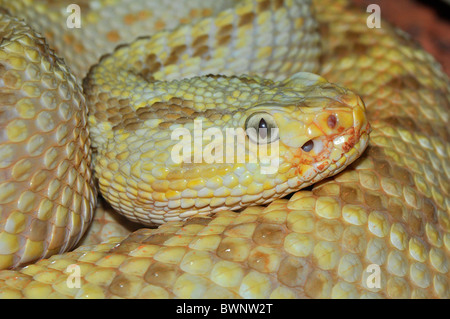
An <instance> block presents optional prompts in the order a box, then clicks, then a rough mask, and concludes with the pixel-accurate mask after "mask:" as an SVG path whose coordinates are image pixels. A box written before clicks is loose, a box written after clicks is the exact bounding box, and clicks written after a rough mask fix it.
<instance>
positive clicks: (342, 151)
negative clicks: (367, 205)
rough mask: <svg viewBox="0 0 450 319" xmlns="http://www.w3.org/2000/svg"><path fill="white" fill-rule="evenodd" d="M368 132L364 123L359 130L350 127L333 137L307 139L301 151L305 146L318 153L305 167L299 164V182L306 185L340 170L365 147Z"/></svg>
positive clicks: (368, 127)
mask: <svg viewBox="0 0 450 319" xmlns="http://www.w3.org/2000/svg"><path fill="white" fill-rule="evenodd" d="M369 133H370V126H369V124H366V126H365V127H363V128H362V129H361V130H359V129H356V130H355V128H354V127H352V128H349V129H348V130H347V131H346V132H343V133H341V134H339V135H337V136H334V137H330V136H328V137H325V136H322V137H318V138H314V139H311V140H309V141H307V142H306V143H305V144H303V146H302V147H301V149H302V151H305V148H306V149H307V150H308V149H310V151H315V152H316V154H318V155H317V156H315V157H314V160H315V161H314V162H312V163H311V164H309V165H307V167H308V168H307V169H301V167H300V166H299V169H298V177H299V183H300V184H302V185H304V187H306V186H308V185H311V184H313V183H315V182H317V181H318V180H321V179H323V178H325V177H330V176H333V175H336V174H337V173H339V172H341V171H342V170H343V169H344V168H346V167H347V166H348V165H350V164H351V163H352V162H354V161H355V160H356V159H357V158H358V157H359V156H361V154H362V153H363V152H364V150H365V149H366V148H367V145H368V142H369Z"/></svg>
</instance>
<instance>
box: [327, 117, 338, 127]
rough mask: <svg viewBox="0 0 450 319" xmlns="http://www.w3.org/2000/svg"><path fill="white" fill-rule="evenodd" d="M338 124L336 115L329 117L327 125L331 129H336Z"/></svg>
mask: <svg viewBox="0 0 450 319" xmlns="http://www.w3.org/2000/svg"><path fill="white" fill-rule="evenodd" d="M336 123H337V118H336V115H334V114H331V115H330V116H328V119H327V124H328V127H329V128H331V129H333V128H335V127H336Z"/></svg>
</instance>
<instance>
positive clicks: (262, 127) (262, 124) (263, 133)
mask: <svg viewBox="0 0 450 319" xmlns="http://www.w3.org/2000/svg"><path fill="white" fill-rule="evenodd" d="M258 133H259V136H260V137H261V138H266V137H267V123H266V121H265V120H264V119H263V118H262V119H261V120H260V121H259V125H258Z"/></svg>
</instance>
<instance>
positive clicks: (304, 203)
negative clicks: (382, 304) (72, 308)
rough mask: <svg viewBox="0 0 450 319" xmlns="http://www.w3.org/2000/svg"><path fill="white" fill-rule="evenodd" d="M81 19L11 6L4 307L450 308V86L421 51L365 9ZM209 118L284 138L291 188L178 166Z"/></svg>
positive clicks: (320, 6)
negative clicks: (325, 302)
mask: <svg viewBox="0 0 450 319" xmlns="http://www.w3.org/2000/svg"><path fill="white" fill-rule="evenodd" d="M69 4H70V1H58V2H54V1H30V0H21V1H0V8H1V10H0V39H1V42H0V78H1V85H0V127H1V132H2V134H1V137H0V141H1V142H0V173H1V175H0V176H1V178H0V269H4V270H1V271H0V297H2V298H113V297H114V298H116V297H119V298H220V299H222V298H449V296H450V292H449V284H450V283H449V269H448V268H449V260H450V259H449V255H450V219H449V206H450V204H449V192H450V189H449V185H450V183H449V179H450V166H449V163H450V162H449V160H448V159H449V156H450V144H449V142H448V141H449V129H448V113H449V112H448V111H449V101H450V94H449V90H450V86H449V79H448V77H447V75H445V74H444V73H443V72H442V70H441V67H440V66H439V65H438V64H437V62H435V60H434V59H433V57H431V56H430V55H429V54H428V53H426V52H425V51H423V50H422V49H421V48H420V47H419V46H418V45H417V44H415V43H414V42H413V41H412V40H410V39H409V37H408V35H406V34H404V33H403V32H401V31H399V30H397V29H395V28H393V27H391V26H389V25H388V24H387V23H386V22H385V21H382V26H381V28H373V29H370V28H368V27H367V23H366V22H367V21H366V19H367V14H365V13H361V12H360V11H359V10H357V9H355V8H353V7H352V6H351V5H350V4H349V3H347V1H331V0H330V1H328V0H327V1H306V0H242V1H231V0H230V1H212V2H208V1H185V2H178V1H177V2H176V1H163V0H161V1H139V0H125V1H114V0H113V1H79V2H78V4H79V7H80V12H81V17H82V20H81V21H82V25H81V28H79V29H78V28H74V29H70V28H67V26H66V23H67V21H66V19H67V15H68V13H67V12H66V8H67V6H68V5H69ZM21 19H24V20H21ZM35 30H36V31H35ZM138 36H139V38H137V37H138ZM136 38H137V39H136ZM133 39H136V40H134V41H132V40H133ZM47 43H48V44H49V45H47ZM123 43H129V44H123ZM119 44H120V45H119ZM53 49H54V50H56V51H53ZM55 52H56V53H55ZM300 72H303V73H300ZM305 72H312V73H315V74H320V76H317V75H314V74H312V73H305ZM322 77H323V78H322ZM325 79H326V80H325ZM328 81H329V82H328ZM332 83H336V84H332ZM344 87H345V88H344ZM347 88H348V89H347ZM350 90H351V91H350ZM353 92H354V93H353ZM359 97H361V98H362V100H363V101H364V103H363V102H362V101H361V99H360V98H359ZM87 109H89V113H88V112H87ZM198 119H201V120H202V124H203V125H204V128H210V127H214V126H216V127H219V128H220V129H219V131H220V130H222V131H224V130H225V129H226V128H228V127H247V126H249V127H254V128H256V132H257V134H260V133H258V132H260V131H258V129H260V128H262V127H269V128H270V127H272V128H273V127H277V128H278V129H279V130H278V135H277V136H275V137H274V139H273V141H271V142H272V143H275V140H276V141H278V142H279V144H278V145H279V152H280V157H279V161H278V162H277V164H278V171H277V172H278V173H272V174H270V173H269V174H261V173H260V172H259V169H261V168H262V164H261V165H260V163H250V164H249V163H244V164H242V163H240V164H239V163H236V162H235V161H234V162H232V164H230V163H212V164H208V163H188V162H187V163H183V164H175V163H174V162H173V160H172V159H171V158H170V156H169V155H170V154H168V152H169V151H168V149H169V148H170V147H172V146H173V144H170V143H173V140H171V139H170V137H169V135H170V131H171V130H172V131H173V130H175V129H176V128H187V130H188V132H191V133H192V131H193V125H194V124H193V123H194V121H195V120H198ZM367 121H369V122H370V129H369V125H368V122H367ZM369 131H370V139H369V138H368V133H369ZM261 132H263V131H261ZM194 134H195V133H194ZM248 137H249V138H251V136H250V134H249V136H248ZM262 137H264V136H262V135H261V134H260V135H258V137H257V138H262ZM268 137H269V138H272V136H268ZM169 140H171V142H169ZM258 141H259V140H258ZM256 144H257V145H258V147H262V146H261V145H262V144H258V143H256ZM91 146H92V147H91ZM365 148H366V150H365V151H364V149H365ZM91 149H92V152H91ZM363 151H364V152H363ZM248 152H249V151H248V149H245V152H244V153H245V155H246V156H248V155H249V153H248ZM235 155H236V156H237V154H235ZM358 157H359V158H358ZM352 162H353V163H352ZM341 171H342V172H341ZM332 175H334V176H332ZM316 182H318V183H316ZM312 183H316V184H314V185H313V186H310V187H309V188H307V189H305V190H299V189H300V188H303V187H306V186H308V185H311V184H312ZM97 185H98V186H97ZM98 192H99V193H101V194H102V196H103V197H104V198H105V199H106V200H107V201H108V202H109V203H110V205H111V206H112V207H113V208H114V209H115V210H116V211H119V212H120V213H121V214H123V215H125V216H126V217H127V218H128V219H131V220H133V221H138V222H140V223H143V224H145V225H147V226H151V225H154V224H158V225H159V224H161V223H162V224H161V225H160V226H159V227H157V228H155V227H146V228H141V229H138V230H136V231H134V232H132V233H131V234H129V235H126V229H125V227H124V226H120V225H119V224H117V223H116V222H115V220H116V219H120V218H122V217H117V214H116V213H114V214H115V215H108V210H111V208H109V207H107V206H106V205H105V204H104V203H103V202H102V201H100V202H98V203H96V197H97V193H98ZM289 193H294V194H293V195H291V196H290V197H289V196H288V197H285V195H288V194H289ZM283 197H284V198H283ZM236 210H240V211H239V212H236ZM94 211H96V214H97V216H96V217H95V219H94V217H93V214H94ZM192 215H195V216H192ZM105 216H107V217H105ZM108 216H109V217H108ZM111 216H112V217H111ZM93 219H94V221H93V225H92V226H91V228H90V229H89V230H88V237H87V238H85V239H84V242H83V243H84V244H83V245H81V246H79V247H78V248H76V249H75V250H73V251H70V252H66V251H68V250H70V249H72V248H74V247H75V245H77V243H78V242H79V240H80V239H81V237H82V236H83V234H84V233H85V232H86V229H88V226H89V223H90V222H91V221H92V220H93ZM133 227H135V225H133ZM113 230H114V232H116V233H115V234H111V232H113ZM89 233H90V234H89ZM101 235H107V236H109V237H108V238H107V239H106V240H104V238H103V239H98V238H99V237H100V238H101ZM111 235H113V236H111ZM114 235H115V236H114ZM99 240H104V241H103V242H102V243H98V241H99ZM36 260H38V261H36ZM24 265H27V266H25V267H23V266H24ZM71 267H72V268H71ZM73 267H77V269H78V270H79V278H78V279H79V285H75V286H74V285H70V284H69V283H70V282H71V280H72V279H73V272H72V270H73ZM14 268H17V269H14ZM374 275H378V277H377V278H376V279H374V277H373V276H374Z"/></svg>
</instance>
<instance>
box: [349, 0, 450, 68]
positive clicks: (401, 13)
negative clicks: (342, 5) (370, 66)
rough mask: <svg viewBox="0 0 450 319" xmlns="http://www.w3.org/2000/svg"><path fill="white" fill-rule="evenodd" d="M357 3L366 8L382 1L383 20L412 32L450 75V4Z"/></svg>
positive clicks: (369, 0) (408, 0) (389, 0)
mask: <svg viewBox="0 0 450 319" xmlns="http://www.w3.org/2000/svg"><path fill="white" fill-rule="evenodd" d="M353 2H354V3H355V4H356V5H358V6H360V7H361V8H363V9H364V10H366V8H367V6H368V5H369V4H372V3H373V4H378V5H379V6H380V9H381V17H382V18H383V19H385V20H387V21H389V22H391V23H393V24H394V25H396V26H398V27H399V28H401V29H402V30H404V31H406V32H408V33H409V34H410V35H411V36H412V37H413V38H414V39H416V41H418V42H420V44H421V45H422V46H423V47H424V48H425V50H427V51H428V52H430V53H431V54H433V56H434V57H435V58H436V59H437V60H438V61H439V62H440V63H441V64H442V66H443V68H444V70H445V72H446V73H447V74H450V16H449V12H450V5H449V4H447V3H445V2H444V1H437V0H436V1H418V0H395V1H393V0H353ZM368 14H370V13H368ZM382 27H383V26H382Z"/></svg>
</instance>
